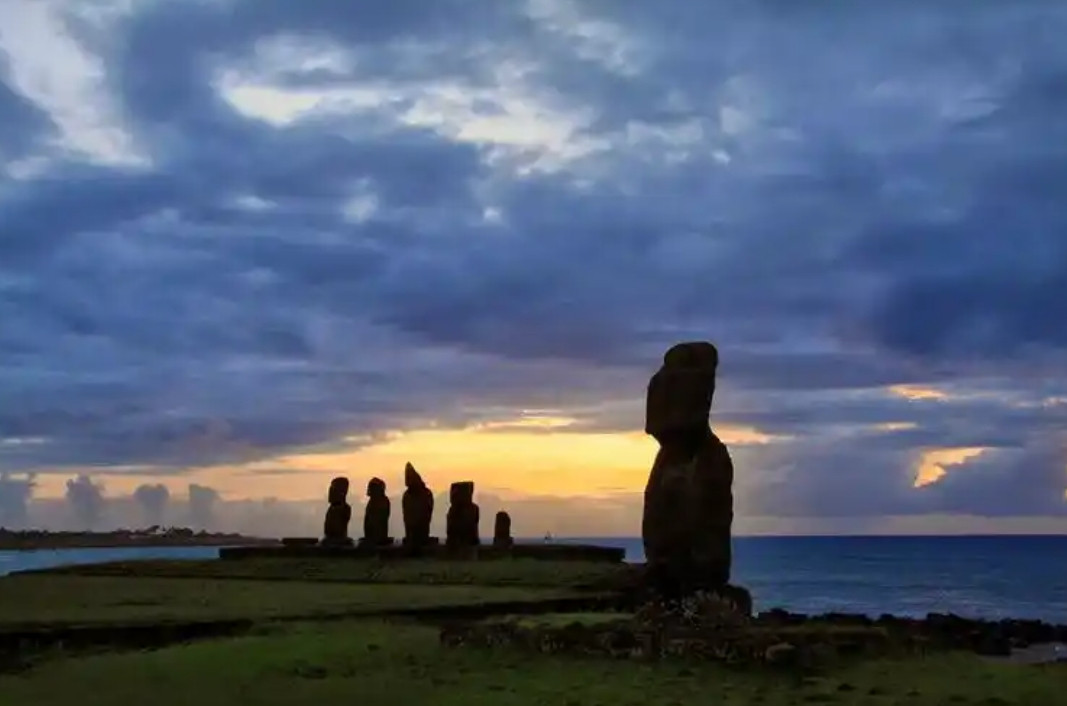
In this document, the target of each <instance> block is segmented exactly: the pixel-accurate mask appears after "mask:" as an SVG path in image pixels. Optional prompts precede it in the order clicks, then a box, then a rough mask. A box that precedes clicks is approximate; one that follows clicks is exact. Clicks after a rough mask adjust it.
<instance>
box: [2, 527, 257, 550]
mask: <svg viewBox="0 0 1067 706" xmlns="http://www.w3.org/2000/svg"><path fill="white" fill-rule="evenodd" d="M277 543H278V540H277V539H269V538H265V537H248V536H245V535H243V534H238V533H227V532H208V531H205V530H201V531H199V532H196V531H194V530H192V529H189V528H188V527H166V528H163V527H155V526H154V527H148V528H146V529H118V530H112V531H110V532H50V531H48V530H9V529H5V528H3V527H0V550H3V551H12V550H14V551H23V550H33V549H85V548H102V547H197V546H208V547H210V546H225V545H230V544H242V545H247V544H257V545H259V544H262V545H267V544H277Z"/></svg>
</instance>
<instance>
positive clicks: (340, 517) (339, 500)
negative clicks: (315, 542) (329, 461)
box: [322, 476, 352, 546]
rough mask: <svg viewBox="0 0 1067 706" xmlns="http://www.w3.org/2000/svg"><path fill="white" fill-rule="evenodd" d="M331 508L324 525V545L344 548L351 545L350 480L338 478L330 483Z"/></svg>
mask: <svg viewBox="0 0 1067 706" xmlns="http://www.w3.org/2000/svg"><path fill="white" fill-rule="evenodd" d="M327 500H328V501H329V503H330V506H329V507H328V508H327V509H326V519H325V521H324V522H323V523H322V544H331V545H336V546H342V545H347V544H351V543H352V540H351V539H349V538H348V522H349V520H351V519H352V506H351V505H349V504H348V479H347V478H345V477H343V476H338V477H337V478H334V479H333V480H331V481H330V490H329V492H328V494H327Z"/></svg>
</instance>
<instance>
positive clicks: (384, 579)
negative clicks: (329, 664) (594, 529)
mask: <svg viewBox="0 0 1067 706" xmlns="http://www.w3.org/2000/svg"><path fill="white" fill-rule="evenodd" d="M632 570H633V569H632V567H629V566H627V565H625V564H614V563H610V562H602V561H601V562H593V561H542V560H538V559H509V560H498V561H440V560H434V559H420V560H417V561H410V560H409V561H399V560H393V561H375V560H371V559H341V560H335V561H323V560H322V559H288V558H281V557H278V558H263V559H241V560H239V561H220V560H216V559H212V560H205V561H184V560H183V561H173V560H147V561H116V562H109V563H105V564H90V565H81V566H64V567H58V568H54V569H45V570H41V571H37V572H34V575H42V574H44V575H53V576H55V575H60V576H69V575H76V576H116V577H118V576H123V577H137V578H143V577H160V578H162V577H167V578H177V577H182V578H205V579H206V578H215V579H260V580H267V581H290V580H296V581H337V582H351V583H417V584H423V585H425V584H454V585H479V586H536V587H583V586H591V585H599V584H602V583H603V582H605V581H611V580H612V579H617V578H620V577H623V576H625V575H627V573H629V572H631V571H632Z"/></svg>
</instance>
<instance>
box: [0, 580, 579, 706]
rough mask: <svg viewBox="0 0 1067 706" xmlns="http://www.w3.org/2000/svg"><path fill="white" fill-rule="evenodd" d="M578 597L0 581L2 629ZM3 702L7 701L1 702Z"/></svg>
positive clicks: (422, 588) (257, 584)
mask: <svg viewBox="0 0 1067 706" xmlns="http://www.w3.org/2000/svg"><path fill="white" fill-rule="evenodd" d="M569 595H573V592H568V591H563V590H554V589H539V588H530V587H523V586H497V587H493V586H473V585H436V586H427V585H412V584H362V585H360V584H356V585H349V584H341V583H328V584H323V583H315V582H298V581H280V582H265V581H241V580H226V581H223V580H217V579H168V578H143V579H138V580H130V579H128V578H119V577H113V576H69V575H47V574H34V575H21V576H8V577H4V578H3V579H0V630H12V629H15V628H16V627H18V628H25V627H27V626H53V627H54V626H57V625H86V624H88V625H99V624H107V623H129V622H160V621H162V622H175V621H191V620H211V619H227V620H229V619H241V618H248V619H256V620H263V619H276V618H298V617H307V618H314V617H322V616H330V615H344V614H373V613H375V612H382V611H390V610H398V609H403V608H414V607H420V606H422V607H433V606H462V605H477V604H485V603H495V602H500V603H504V602H512V601H536V600H542V599H545V600H548V599H554V598H560V597H565V596H569ZM0 703H3V702H0Z"/></svg>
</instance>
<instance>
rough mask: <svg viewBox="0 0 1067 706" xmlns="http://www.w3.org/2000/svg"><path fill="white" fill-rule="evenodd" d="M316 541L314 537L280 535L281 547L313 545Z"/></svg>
mask: <svg viewBox="0 0 1067 706" xmlns="http://www.w3.org/2000/svg"><path fill="white" fill-rule="evenodd" d="M318 543H319V540H317V539H315V538H314V537H282V546H283V547H314V546H315V545H317V544H318Z"/></svg>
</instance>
